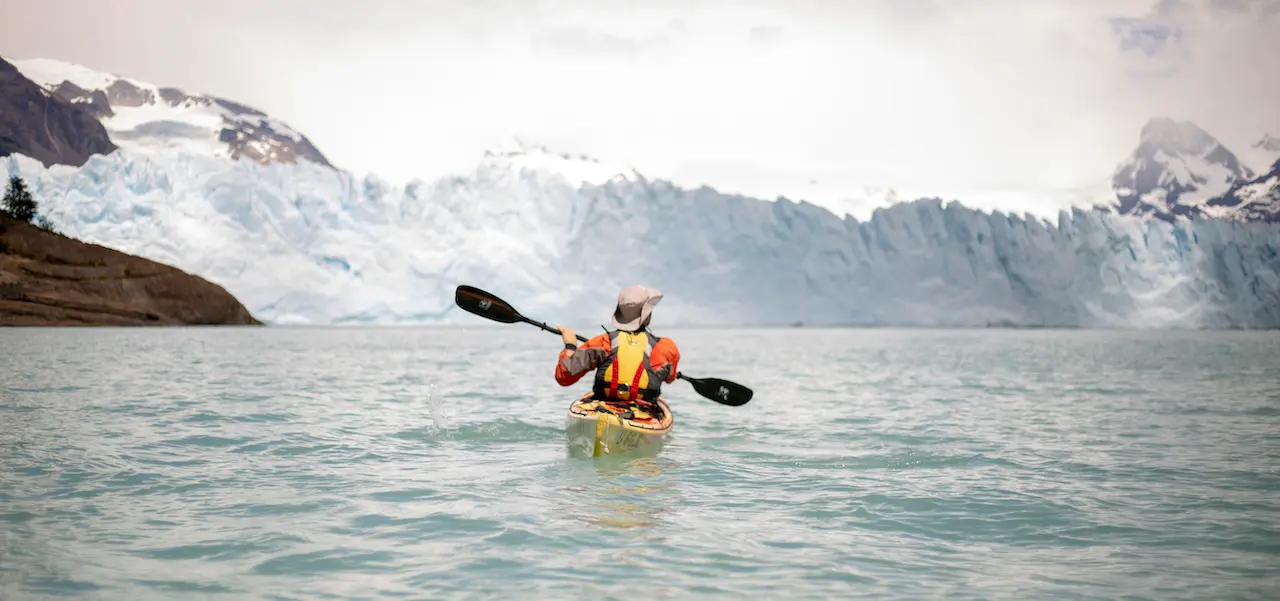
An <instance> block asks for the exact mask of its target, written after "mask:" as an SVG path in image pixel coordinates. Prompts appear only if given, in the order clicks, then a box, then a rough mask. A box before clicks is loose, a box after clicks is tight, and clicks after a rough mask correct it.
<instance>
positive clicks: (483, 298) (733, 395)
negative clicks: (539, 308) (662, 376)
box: [453, 285, 755, 407]
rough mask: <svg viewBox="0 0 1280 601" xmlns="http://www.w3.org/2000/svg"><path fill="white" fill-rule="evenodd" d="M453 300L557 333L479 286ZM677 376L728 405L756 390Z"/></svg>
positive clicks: (499, 319)
mask: <svg viewBox="0 0 1280 601" xmlns="http://www.w3.org/2000/svg"><path fill="white" fill-rule="evenodd" d="M453 302H455V303H457V305H458V306H459V307H462V310H463V311H466V312H468V313H472V314H475V315H479V316H480V317H483V318H485V319H491V320H493V321H496V322H499V323H521V322H524V323H527V324H531V325H535V326H538V327H539V328H542V329H543V330H546V331H548V332H552V333H554V334H559V333H560V330H558V329H556V328H553V327H551V326H549V325H547V324H545V323H542V322H540V321H534V320H532V319H529V318H528V317H525V316H523V315H521V314H520V312H519V311H516V309H515V307H512V306H511V303H508V302H507V301H504V300H502V299H500V298H498V297H496V296H494V295H492V294H490V293H488V292H485V291H484V290H481V289H479V288H475V287H472V286H467V285H461V286H458V290H457V291H456V292H455V293H454V297H453ZM577 337H578V340H581V341H583V342H586V341H587V339H586V338H584V337H583V336H582V335H581V334H578V335H577ZM676 377H677V378H679V379H681V380H684V381H686V382H688V383H690V384H692V385H693V390H694V391H695V392H697V393H698V394H700V395H702V396H703V397H706V398H708V399H710V400H712V401H715V402H717V403H720V404H721V405H729V406H730V407H738V406H741V405H745V404H747V401H750V400H751V397H752V395H753V394H755V393H753V392H752V391H751V389H750V388H747V387H746V386H743V385H741V384H738V383H736V382H730V381H729V380H721V379H719V378H690V377H689V376H686V375H684V373H678V374H676Z"/></svg>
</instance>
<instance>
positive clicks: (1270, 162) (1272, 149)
mask: <svg viewBox="0 0 1280 601" xmlns="http://www.w3.org/2000/svg"><path fill="white" fill-rule="evenodd" d="M1245 159H1246V161H1247V163H1248V165H1249V167H1250V168H1252V169H1253V170H1254V171H1257V172H1259V173H1265V172H1266V171H1270V170H1271V168H1272V167H1274V166H1275V164H1276V161H1280V138H1277V137H1276V136H1273V135H1271V134H1264V135H1263V136H1262V138H1260V139H1259V140H1258V141H1257V142H1254V143H1253V144H1252V145H1251V146H1250V147H1249V150H1248V151H1247V152H1246V153H1245Z"/></svg>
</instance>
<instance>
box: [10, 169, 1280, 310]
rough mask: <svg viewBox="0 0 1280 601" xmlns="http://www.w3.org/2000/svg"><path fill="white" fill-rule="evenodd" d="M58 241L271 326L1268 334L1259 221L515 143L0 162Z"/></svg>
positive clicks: (1269, 255)
mask: <svg viewBox="0 0 1280 601" xmlns="http://www.w3.org/2000/svg"><path fill="white" fill-rule="evenodd" d="M2 164H3V165H4V166H5V169H6V171H7V174H12V173H21V174H22V175H23V176H24V177H25V178H26V179H27V180H28V182H29V183H30V184H31V186H32V188H33V192H34V193H36V194H37V195H38V197H39V198H40V199H41V200H42V201H43V202H44V203H45V205H44V208H45V212H46V213H47V214H48V215H49V216H50V217H51V218H52V219H53V220H54V221H55V222H56V223H57V224H59V226H60V227H61V228H62V229H63V230H64V231H65V232H67V233H68V234H70V235H73V236H76V237H79V238H82V239H84V240H86V241H91V242H97V243H100V244H104V245H107V246H111V247H113V248H117V249H120V250H123V251H125V252H128V253H132V254H136V255H140V256H143V257H147V258H150V259H153V260H156V261H161V262H164V263H168V264H171V265H174V266H177V267H179V268H181V269H183V270H187V271H190V272H192V273H196V274H199V275H201V276H202V277H205V278H208V279H211V280H213V281H215V282H218V283H220V284H222V285H224V286H225V287H226V288H227V289H228V290H229V291H230V292H232V293H233V294H234V295H235V296H236V297H237V298H239V299H241V300H242V301H243V302H244V303H245V305H246V306H247V307H248V308H249V310H250V311H251V312H252V313H253V314H254V315H255V316H257V317H258V318H260V319H262V320H264V321H267V322H274V323H313V324H328V323H442V322H454V323H467V324H476V325H479V324H478V318H475V317H474V316H471V315H468V314H465V313H461V312H460V311H459V310H456V309H455V308H454V307H453V305H452V294H453V288H454V286H456V285H457V284H460V283H466V284H471V285H475V286H479V287H481V288H485V289H487V290H490V291H492V292H495V293H497V294H499V295H501V296H503V297H505V298H507V299H509V300H511V301H512V302H514V303H516V305H517V306H518V307H519V308H520V309H521V310H522V311H525V312H526V313H529V314H530V315H532V316H534V317H537V318H539V319H544V320H548V321H551V322H552V323H556V322H560V323H568V324H571V325H575V326H576V327H578V328H579V329H582V330H584V331H588V330H590V329H591V328H593V327H596V324H600V323H606V320H607V318H608V314H609V312H610V310H611V309H612V302H613V298H614V296H615V295H616V293H617V290H618V288H619V287H621V286H623V285H626V284H630V283H637V282H639V283H645V284H649V285H654V286H658V287H660V288H662V289H663V290H664V291H665V292H666V293H667V298H666V299H665V300H664V301H663V304H662V305H661V310H660V314H659V315H658V317H657V318H656V320H655V327H662V326H674V325H677V324H704V325H730V324H787V323H791V322H796V321H802V322H804V323H806V324H814V325H817V324H835V323H846V324H899V325H907V324H914V325H955V326H982V325H988V324H1005V325H1046V326H1081V327H1139V328H1168V327H1174V328H1225V327H1242V328H1260V327H1280V256H1278V254H1277V252H1278V251H1280V224H1275V223H1262V222H1242V221H1227V220H1177V221H1175V222H1173V223H1170V222H1166V221H1162V220H1158V219H1152V218H1141V217H1137V216H1128V215H1117V214H1107V213H1101V212H1093V211H1083V210H1076V211H1073V212H1063V213H1061V214H1059V215H1058V219H1057V222H1056V223H1052V222H1048V221H1043V220H1037V219H1035V218H1032V217H1031V216H1029V215H1026V216H1017V215H1004V214H999V213H996V214H988V213H984V212H980V211H976V210H971V209H968V208H966V207H964V206H962V205H960V204H958V203H954V202H952V203H949V204H947V203H943V202H941V201H939V200H918V201H915V202H909V203H902V204H898V205H894V206H892V207H889V208H886V209H881V210H879V211H877V212H876V213H875V214H874V216H873V217H872V218H871V219H870V220H868V221H866V222H859V221H856V220H854V219H852V218H846V219H840V218H838V217H836V216H835V215H834V214H832V213H831V212H829V211H827V210H825V209H823V208H820V207H817V206H814V205H811V204H807V203H803V202H802V203H794V202H791V201H789V200H786V199H778V200H776V201H766V200H758V199H752V198H744V197H739V196H730V195H725V194H721V193H718V192H716V191H715V190H712V189H710V188H700V189H692V190H690V189H682V188H679V187H676V186H674V185H672V184H670V183H668V182H665V181H655V180H649V179H646V178H645V177H644V176H643V175H641V174H638V173H635V172H634V171H629V170H625V169H613V168H610V167H608V166H603V165H599V164H596V163H592V162H589V161H584V160H582V159H581V158H574V157H567V156H559V155H555V154H553V153H549V152H547V151H546V150H545V149H537V148H519V149H515V150H512V151H508V152H499V153H492V154H489V155H487V156H485V157H483V158H482V160H480V161H479V164H478V165H477V167H476V168H475V169H474V170H473V171H471V172H470V173H466V174H460V175H458V176H456V177H451V178H445V179H441V180H438V181H434V182H423V181H415V182H412V183H410V184H408V185H406V186H403V187H393V186H390V185H388V184H386V183H384V182H381V181H379V180H377V179H374V178H367V179H359V178H356V177H354V176H352V175H351V174H349V173H346V172H343V171H338V170H334V169H331V168H328V167H326V166H323V165H319V164H316V163H313V162H310V161H299V162H297V163H273V164H267V165H262V164H258V163H255V162H252V161H232V160H227V159H225V158H220V157H214V156H208V155H207V154H200V153H186V152H173V153H169V154H154V153H150V154H139V153H136V152H133V151H131V150H129V149H124V150H121V151H117V152H115V153H112V154H110V155H106V156H102V155H98V156H93V157H91V158H90V159H89V160H88V162H86V163H85V164H84V165H83V166H81V167H78V168H77V167H71V166H55V167H53V168H51V169H45V168H43V167H42V166H41V165H40V164H39V163H37V162H35V161H34V160H32V159H29V158H27V157H24V156H16V155H15V156H12V157H9V158H6V159H3V163H2Z"/></svg>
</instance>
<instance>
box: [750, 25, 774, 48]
mask: <svg viewBox="0 0 1280 601" xmlns="http://www.w3.org/2000/svg"><path fill="white" fill-rule="evenodd" d="M747 39H749V40H751V41H752V42H754V43H757V44H770V43H773V42H776V41H778V40H780V39H782V28H781V27H774V26H770V25H756V26H755V27H752V28H751V29H750V30H748V31H747Z"/></svg>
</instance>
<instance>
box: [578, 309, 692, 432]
mask: <svg viewBox="0 0 1280 601" xmlns="http://www.w3.org/2000/svg"><path fill="white" fill-rule="evenodd" d="M662 296H663V294H662V291H660V290H658V289H656V288H648V287H645V286H627V287H626V288H623V289H622V291H621V292H619V293H618V303H617V306H616V308H615V309H614V311H613V318H612V322H613V327H614V328H615V329H613V330H607V331H606V332H605V333H603V334H599V335H597V336H596V337H594V338H592V339H590V340H588V341H586V342H585V343H583V345H582V346H581V347H579V346H578V345H577V338H576V337H575V335H574V333H573V329H572V328H570V327H567V326H560V328H559V329H560V337H561V338H563V339H564V350H562V351H560V358H559V360H558V361H557V362H556V382H557V383H559V384H560V385H561V386H572V385H573V384H575V383H577V382H578V380H580V379H581V378H582V376H584V375H586V373H587V372H588V371H590V370H592V369H595V370H596V374H595V382H594V383H593V386H592V392H593V396H594V397H595V398H596V399H598V400H603V401H616V402H627V403H632V404H637V405H644V406H650V407H656V404H655V402H656V400H657V399H658V396H659V394H660V393H661V391H662V383H663V382H666V383H668V384H669V383H671V382H674V381H675V379H676V374H677V373H678V372H679V367H680V349H679V348H678V347H677V346H676V343H675V341H673V340H671V339H670V338H661V337H658V336H654V335H653V334H651V333H649V331H648V327H649V320H650V318H651V317H652V315H653V307H654V305H656V304H658V301H660V300H662Z"/></svg>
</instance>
